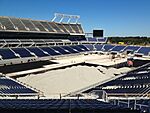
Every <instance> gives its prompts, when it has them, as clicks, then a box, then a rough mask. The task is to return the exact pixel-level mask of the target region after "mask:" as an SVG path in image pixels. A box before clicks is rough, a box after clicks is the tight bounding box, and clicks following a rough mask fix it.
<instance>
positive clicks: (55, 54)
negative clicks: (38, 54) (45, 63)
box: [40, 47, 61, 56]
mask: <svg viewBox="0 0 150 113" xmlns="http://www.w3.org/2000/svg"><path fill="white" fill-rule="evenodd" d="M40 48H41V49H42V50H43V51H46V52H47V53H49V54H50V55H52V56H57V55H61V53H59V52H56V51H55V50H54V49H52V48H50V47H40Z"/></svg>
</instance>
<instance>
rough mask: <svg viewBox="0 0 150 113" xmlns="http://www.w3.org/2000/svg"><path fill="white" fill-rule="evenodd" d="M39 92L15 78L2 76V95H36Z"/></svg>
mask: <svg viewBox="0 0 150 113" xmlns="http://www.w3.org/2000/svg"><path fill="white" fill-rule="evenodd" d="M36 94H37V92H35V91H33V90H32V89H30V88H27V87H25V86H23V85H22V84H20V83H18V82H16V81H15V80H12V79H9V78H6V77H3V76H1V77H0V95H36Z"/></svg>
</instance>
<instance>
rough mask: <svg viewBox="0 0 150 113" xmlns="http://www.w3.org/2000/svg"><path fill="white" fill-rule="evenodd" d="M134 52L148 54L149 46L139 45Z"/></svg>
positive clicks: (149, 51)
mask: <svg viewBox="0 0 150 113" xmlns="http://www.w3.org/2000/svg"><path fill="white" fill-rule="evenodd" d="M136 53H139V54H143V55H146V56H147V55H150V47H141V48H140V49H139V50H138V51H137V52H136Z"/></svg>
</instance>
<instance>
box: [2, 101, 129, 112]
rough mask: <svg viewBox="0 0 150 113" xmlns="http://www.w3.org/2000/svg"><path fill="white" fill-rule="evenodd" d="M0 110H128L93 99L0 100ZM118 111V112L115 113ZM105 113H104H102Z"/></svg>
mask: <svg viewBox="0 0 150 113" xmlns="http://www.w3.org/2000/svg"><path fill="white" fill-rule="evenodd" d="M0 108H1V109H38V110H39V109H45V110H46V109H47V110H48V109H49V110H56V111H57V113H58V111H59V110H68V111H69V110H72V111H73V110H83V111H94V110H98V111H101V110H110V111H114V112H113V113H119V111H123V110H129V111H130V109H127V108H125V107H121V108H120V106H117V105H111V104H109V103H106V102H102V101H98V100H95V99H35V100H34V99H2V100H0ZM117 111H118V112H117ZM104 113H105V112H104Z"/></svg>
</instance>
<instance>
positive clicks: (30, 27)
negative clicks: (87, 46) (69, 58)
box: [0, 17, 84, 34]
mask: <svg viewBox="0 0 150 113" xmlns="http://www.w3.org/2000/svg"><path fill="white" fill-rule="evenodd" d="M0 30H15V31H36V32H49V33H52V32H54V33H67V34H68V33H76V34H83V33H84V32H83V29H82V27H81V24H65V23H55V22H48V21H36V20H31V19H21V18H13V17H0Z"/></svg>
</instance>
